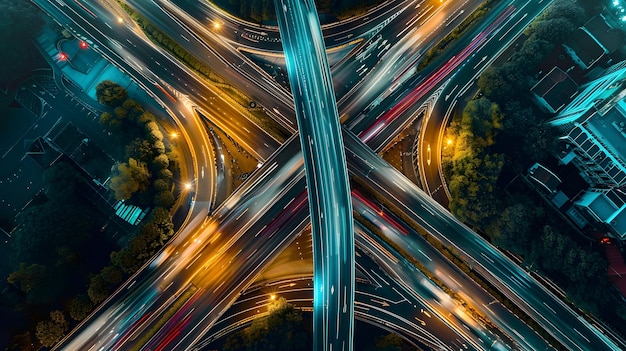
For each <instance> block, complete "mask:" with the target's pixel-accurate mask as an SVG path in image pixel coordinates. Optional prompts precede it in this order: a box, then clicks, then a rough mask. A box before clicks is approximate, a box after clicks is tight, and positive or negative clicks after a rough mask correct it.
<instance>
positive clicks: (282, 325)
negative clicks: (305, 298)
mask: <svg viewBox="0 0 626 351" xmlns="http://www.w3.org/2000/svg"><path fill="white" fill-rule="evenodd" d="M268 310H269V315H268V316H267V317H262V318H258V319H256V320H254V321H253V322H252V324H251V325H250V327H248V328H246V329H245V330H243V331H241V332H239V333H237V334H235V335H233V336H230V337H228V339H227V341H226V344H225V345H224V351H235V350H256V351H265V350H267V351H269V350H276V351H288V350H305V349H306V332H305V330H304V324H303V323H302V312H301V311H300V310H298V309H296V308H295V307H294V306H293V305H291V304H289V303H287V301H286V300H285V299H284V298H282V297H281V298H279V299H278V300H276V301H274V302H273V303H272V304H271V305H270V306H269V307H268Z"/></svg>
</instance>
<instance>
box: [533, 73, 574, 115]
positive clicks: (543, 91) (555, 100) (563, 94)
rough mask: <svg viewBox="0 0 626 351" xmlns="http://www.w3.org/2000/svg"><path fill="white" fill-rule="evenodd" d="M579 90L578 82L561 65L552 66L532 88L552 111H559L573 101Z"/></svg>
mask: <svg viewBox="0 0 626 351" xmlns="http://www.w3.org/2000/svg"><path fill="white" fill-rule="evenodd" d="M577 90H578V85H577V84H576V82H574V80H573V79H572V78H570V76H569V75H568V74H567V73H565V72H564V71H563V70H562V69H560V68H559V67H554V68H552V70H550V72H548V74H546V75H545V76H543V78H541V80H540V81H538V82H537V84H535V86H534V87H532V89H531V91H532V92H533V93H534V94H535V95H536V96H537V98H539V99H542V100H543V101H542V102H543V103H545V104H546V105H547V107H549V108H550V112H551V113H554V112H557V111H559V110H560V109H561V108H562V107H563V106H565V105H567V104H568V103H569V102H570V101H572V98H573V97H574V95H576V92H577Z"/></svg>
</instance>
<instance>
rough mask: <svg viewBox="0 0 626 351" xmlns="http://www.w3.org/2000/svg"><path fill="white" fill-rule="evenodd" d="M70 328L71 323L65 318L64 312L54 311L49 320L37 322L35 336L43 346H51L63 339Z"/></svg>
mask: <svg viewBox="0 0 626 351" xmlns="http://www.w3.org/2000/svg"><path fill="white" fill-rule="evenodd" d="M68 328H69V323H68V322H67V320H65V315H64V314H63V312H61V311H58V310H57V311H52V312H50V319H49V320H47V321H41V322H39V323H38V324H37V328H36V331H35V336H37V340H39V342H40V343H41V344H42V345H43V346H45V347H51V346H53V345H54V344H56V343H57V342H58V341H59V340H61V338H62V337H63V336H64V335H65V332H66V331H67V330H68Z"/></svg>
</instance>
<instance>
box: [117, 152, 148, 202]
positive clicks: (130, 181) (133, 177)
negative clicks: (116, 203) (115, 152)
mask: <svg viewBox="0 0 626 351" xmlns="http://www.w3.org/2000/svg"><path fill="white" fill-rule="evenodd" d="M150 177H151V174H150V171H149V170H148V167H147V166H146V164H145V163H144V162H141V161H137V160H135V159H134V158H132V157H131V158H129V159H128V162H127V163H126V162H124V163H121V164H119V165H118V166H117V174H116V175H115V176H113V177H112V178H111V182H110V183H109V187H110V188H111V189H112V190H113V191H114V192H115V198H116V199H118V200H122V199H124V200H127V199H130V197H131V196H132V195H133V194H134V193H135V192H137V191H142V192H143V191H146V190H147V189H148V187H149V186H150Z"/></svg>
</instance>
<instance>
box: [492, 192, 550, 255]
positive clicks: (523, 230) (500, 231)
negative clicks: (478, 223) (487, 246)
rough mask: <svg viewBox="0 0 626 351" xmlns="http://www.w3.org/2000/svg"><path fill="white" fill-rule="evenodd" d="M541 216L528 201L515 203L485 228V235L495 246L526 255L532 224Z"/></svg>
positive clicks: (539, 211) (539, 209)
mask: <svg viewBox="0 0 626 351" xmlns="http://www.w3.org/2000/svg"><path fill="white" fill-rule="evenodd" d="M541 215H542V210H541V208H537V207H536V206H534V205H533V204H532V203H531V202H530V201H528V200H526V201H523V200H518V201H515V202H514V203H513V204H512V205H510V206H508V207H506V208H505V209H504V211H502V215H501V216H499V217H497V219H496V220H495V221H494V223H493V224H492V225H491V226H490V227H488V228H487V234H489V236H490V237H491V239H492V240H493V243H494V244H495V245H497V246H500V247H502V248H505V249H507V250H511V251H513V252H516V253H519V254H521V255H526V254H527V253H528V251H529V250H530V238H531V235H532V231H533V229H534V228H533V224H534V223H535V221H536V220H537V219H538V218H539V216H541Z"/></svg>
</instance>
